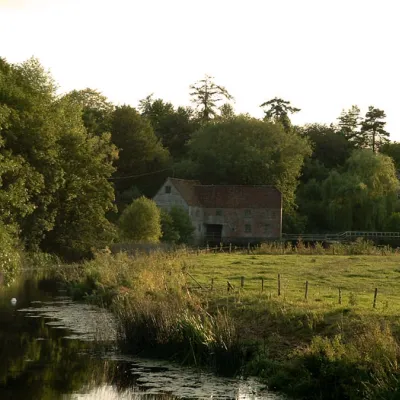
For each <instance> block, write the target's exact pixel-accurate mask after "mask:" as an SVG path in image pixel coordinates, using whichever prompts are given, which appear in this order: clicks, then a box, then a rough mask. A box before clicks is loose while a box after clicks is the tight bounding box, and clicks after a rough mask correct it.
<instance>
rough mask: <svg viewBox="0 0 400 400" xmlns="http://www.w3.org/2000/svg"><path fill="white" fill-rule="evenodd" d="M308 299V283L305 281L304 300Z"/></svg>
mask: <svg viewBox="0 0 400 400" xmlns="http://www.w3.org/2000/svg"><path fill="white" fill-rule="evenodd" d="M307 298H308V281H306V291H305V293H304V299H305V300H307Z"/></svg>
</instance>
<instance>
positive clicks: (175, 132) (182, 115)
mask: <svg viewBox="0 0 400 400" xmlns="http://www.w3.org/2000/svg"><path fill="white" fill-rule="evenodd" d="M139 109H140V111H141V113H142V115H143V116H144V117H146V118H147V119H148V120H149V121H150V123H151V125H152V127H153V129H154V133H155V135H156V136H157V138H159V139H160V140H161V143H162V145H163V146H164V147H165V148H166V149H168V151H169V152H170V154H171V156H172V157H174V159H180V158H182V157H183V156H184V155H185V154H186V145H187V143H188V141H189V139H190V138H191V136H192V134H193V132H194V131H195V130H196V129H197V128H198V125H199V124H198V122H197V121H196V120H195V118H194V112H193V110H192V109H191V108H189V107H186V108H184V107H178V108H177V109H175V108H174V106H173V105H172V104H171V103H166V102H164V101H163V100H162V99H156V100H154V99H153V98H152V96H151V95H150V96H148V97H146V98H145V99H144V100H141V101H140V105H139Z"/></svg>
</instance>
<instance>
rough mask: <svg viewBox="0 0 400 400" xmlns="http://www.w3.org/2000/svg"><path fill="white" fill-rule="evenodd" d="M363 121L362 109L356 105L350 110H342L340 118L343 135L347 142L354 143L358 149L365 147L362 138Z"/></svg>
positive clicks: (339, 123)
mask: <svg viewBox="0 0 400 400" xmlns="http://www.w3.org/2000/svg"><path fill="white" fill-rule="evenodd" d="M361 120H362V118H361V117H360V109H359V107H358V106H356V105H353V106H351V108H350V109H348V110H342V112H341V114H340V116H339V117H338V121H339V122H338V125H339V128H340V131H341V133H342V134H343V135H344V137H345V138H346V139H347V140H349V141H352V142H354V144H355V145H356V146H357V147H364V146H363V143H362V137H361V136H360V124H361ZM360 140H361V142H360Z"/></svg>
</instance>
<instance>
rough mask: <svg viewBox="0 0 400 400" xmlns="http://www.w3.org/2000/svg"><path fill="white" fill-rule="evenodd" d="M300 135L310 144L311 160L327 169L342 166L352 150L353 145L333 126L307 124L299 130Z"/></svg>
mask: <svg viewBox="0 0 400 400" xmlns="http://www.w3.org/2000/svg"><path fill="white" fill-rule="evenodd" d="M301 134H302V135H303V136H305V137H306V138H308V139H309V140H310V142H311V144H312V147H313V153H312V155H311V158H312V159H313V160H316V161H318V162H319V163H320V164H322V165H324V166H325V167H326V168H328V169H332V168H337V167H339V166H342V165H344V163H345V162H346V160H347V159H348V158H349V156H350V154H351V152H352V150H353V145H352V144H351V143H350V142H349V141H348V140H347V139H346V137H345V136H344V135H343V134H342V132H341V131H338V130H337V129H336V128H335V127H334V126H333V125H330V126H327V125H322V124H309V125H306V126H305V127H303V128H301Z"/></svg>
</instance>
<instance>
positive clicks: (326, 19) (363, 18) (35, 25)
mask: <svg viewBox="0 0 400 400" xmlns="http://www.w3.org/2000/svg"><path fill="white" fill-rule="evenodd" d="M397 3H398V2H397V1H396V0H380V1H379V2H378V1H371V0H230V1H229V0H142V1H138V0H112V1H110V0H0V57H3V58H5V59H6V60H7V61H8V62H11V63H19V62H22V61H24V60H26V59H28V58H30V57H32V56H34V57H36V58H38V59H39V60H40V62H41V63H42V65H43V66H44V67H45V68H46V69H48V70H49V71H50V72H51V74H52V75H53V77H54V79H55V80H56V81H57V83H58V84H59V91H60V93H64V92H68V91H70V90H73V89H78V90H79V89H84V88H86V87H90V88H92V89H98V90H100V91H101V92H102V93H103V94H104V95H105V96H107V97H108V98H109V99H110V100H111V101H112V102H113V103H115V104H130V105H132V106H134V107H136V106H137V105H138V101H139V100H140V99H143V98H145V97H146V96H148V95H149V94H151V93H154V96H155V97H156V98H162V99H163V100H165V101H170V102H172V103H173V104H175V105H177V106H178V105H190V96H189V92H190V90H189V85H190V84H192V83H194V82H196V81H198V80H199V79H201V78H202V77H204V75H205V74H208V75H211V76H213V77H214V78H215V82H216V83H218V84H220V85H223V86H225V87H226V88H227V89H228V91H229V92H230V93H231V94H232V95H233V96H234V97H235V103H234V107H235V110H236V111H237V112H248V113H249V114H251V115H253V116H255V117H261V116H262V115H263V112H262V110H261V109H260V107H259V105H260V104H261V103H263V102H264V101H267V100H269V99H271V98H274V97H281V98H283V99H285V100H289V101H290V102H291V104H292V105H293V106H295V107H298V108H300V109H301V112H299V113H298V114H296V115H294V116H293V118H292V121H293V123H295V124H305V123H313V122H319V123H331V122H336V118H337V117H338V116H339V115H340V113H341V111H342V110H343V109H348V108H350V107H351V105H353V104H356V105H358V106H359V107H360V108H361V112H362V114H363V115H365V112H366V111H367V109H368V106H370V105H372V106H375V107H377V108H380V109H383V110H384V111H385V112H386V115H387V118H386V120H387V126H386V127H387V130H388V131H389V132H390V133H391V139H392V140H397V141H400V113H399V112H398V105H399V102H398V99H397V98H396V95H397V96H398V95H399V93H400V57H399V54H398V53H399V50H398V49H399V46H398V40H399V38H400V24H399V23H398V15H399V12H400V3H399V4H398V5H397ZM396 38H397V39H396Z"/></svg>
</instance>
